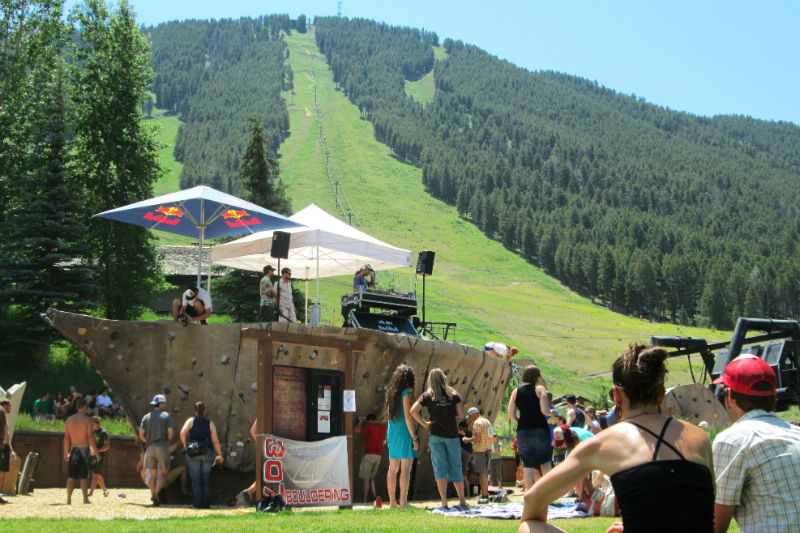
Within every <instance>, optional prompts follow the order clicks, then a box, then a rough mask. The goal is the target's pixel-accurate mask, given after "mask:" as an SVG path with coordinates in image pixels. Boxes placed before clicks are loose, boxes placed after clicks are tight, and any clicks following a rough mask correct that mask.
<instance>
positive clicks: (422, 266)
mask: <svg viewBox="0 0 800 533" xmlns="http://www.w3.org/2000/svg"><path fill="white" fill-rule="evenodd" d="M435 255H436V252H431V251H430V250H423V251H421V252H420V253H419V256H418V257H417V274H422V275H423V276H430V275H431V274H433V256H435Z"/></svg>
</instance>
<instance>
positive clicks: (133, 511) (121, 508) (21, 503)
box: [0, 489, 522, 520]
mask: <svg viewBox="0 0 800 533" xmlns="http://www.w3.org/2000/svg"><path fill="white" fill-rule="evenodd" d="M121 494H124V497H121V496H120V495H121ZM5 499H6V500H8V501H9V502H11V503H9V504H7V505H3V506H2V507H0V510H1V511H0V517H2V518H94V519H97V520H108V519H111V518H130V519H136V520H149V519H153V518H172V517H198V516H207V515H238V514H245V513H254V512H255V508H254V507H252V508H248V509H241V508H238V509H237V508H234V507H223V506H212V507H211V509H194V508H193V507H192V506H191V505H180V504H176V505H173V504H169V505H161V506H160V507H153V505H152V504H151V503H150V491H149V490H148V489H112V490H109V495H108V497H107V498H105V497H103V494H102V492H99V491H95V493H94V496H92V497H91V498H90V500H91V502H92V503H91V504H88V505H84V504H83V503H81V502H82V496H81V492H80V490H79V489H76V490H75V492H73V493H72V505H67V504H66V501H67V492H66V490H65V489H36V490H35V491H34V493H33V494H30V495H27V496H5ZM509 499H510V500H511V501H522V490H521V489H517V490H516V491H515V493H514V494H513V495H509ZM453 502H457V500H455V498H451V503H453ZM467 502H469V503H470V505H474V504H475V497H471V498H467ZM411 504H412V505H413V506H414V507H421V508H428V507H436V506H437V505H439V501H438V500H425V501H414V502H412V503H411ZM353 505H354V509H371V508H372V505H370V504H364V503H361V502H353ZM384 505H385V507H387V508H388V501H387V499H386V498H384ZM336 509H337V508H336V507H304V508H296V509H295V511H325V510H330V511H333V510H336Z"/></svg>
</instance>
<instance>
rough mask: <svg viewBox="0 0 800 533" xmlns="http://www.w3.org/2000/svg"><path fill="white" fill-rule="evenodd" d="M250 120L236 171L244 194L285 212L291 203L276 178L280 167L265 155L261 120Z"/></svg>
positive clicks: (265, 148)
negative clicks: (248, 135)
mask: <svg viewBox="0 0 800 533" xmlns="http://www.w3.org/2000/svg"><path fill="white" fill-rule="evenodd" d="M250 123H251V124H252V130H251V133H250V141H249V142H248V143H247V148H245V151H244V155H242V163H241V169H242V170H241V173H240V174H239V179H240V180H241V182H242V185H243V186H244V189H245V198H246V199H247V200H249V201H251V202H253V203H254V204H256V205H260V206H261V207H265V208H267V209H269V210H271V211H275V212H276V213H280V214H281V215H289V214H290V212H291V206H290V204H289V200H288V198H287V197H286V189H285V187H284V186H283V182H282V181H281V180H280V168H279V167H278V162H277V161H276V160H275V159H274V158H272V157H269V156H268V155H267V142H266V139H265V138H264V129H263V128H262V127H261V121H260V120H259V119H258V118H256V117H250Z"/></svg>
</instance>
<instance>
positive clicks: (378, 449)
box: [354, 413, 387, 503]
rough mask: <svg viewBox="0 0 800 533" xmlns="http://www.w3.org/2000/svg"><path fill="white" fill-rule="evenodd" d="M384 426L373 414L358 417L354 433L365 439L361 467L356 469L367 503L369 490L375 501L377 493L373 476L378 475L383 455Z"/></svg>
mask: <svg viewBox="0 0 800 533" xmlns="http://www.w3.org/2000/svg"><path fill="white" fill-rule="evenodd" d="M386 429H387V427H386V424H381V423H380V422H378V417H377V416H375V415H374V414H373V413H370V414H368V415H367V418H366V419H365V418H364V417H363V416H360V417H358V424H357V425H356V428H355V430H354V431H355V432H357V433H361V434H362V435H364V437H366V439H365V441H364V455H363V456H362V457H361V465H360V467H359V469H358V477H360V478H361V479H363V480H364V502H365V503H366V502H368V501H369V490H370V488H372V497H373V499H377V497H378V493H377V491H376V490H375V475H376V474H377V473H378V466H380V464H381V456H382V455H383V444H384V442H386Z"/></svg>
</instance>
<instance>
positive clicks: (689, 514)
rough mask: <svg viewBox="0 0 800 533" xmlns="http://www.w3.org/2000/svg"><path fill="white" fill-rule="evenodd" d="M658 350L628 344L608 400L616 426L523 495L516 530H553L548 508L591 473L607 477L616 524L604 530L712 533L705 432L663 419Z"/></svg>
mask: <svg viewBox="0 0 800 533" xmlns="http://www.w3.org/2000/svg"><path fill="white" fill-rule="evenodd" d="M666 357H667V352H666V350H664V348H661V347H657V346H646V345H644V344H638V343H631V344H630V345H629V346H628V348H627V349H626V350H625V351H624V352H623V353H622V355H621V356H620V357H619V358H617V360H616V361H614V364H613V366H612V379H613V382H614V388H613V395H614V402H615V404H616V411H617V413H618V415H619V417H620V422H619V423H617V424H614V425H613V426H611V427H609V428H607V429H604V430H603V431H601V432H600V433H598V434H597V435H595V436H594V437H592V438H590V439H586V440H585V441H583V442H581V443H580V444H578V445H577V446H576V447H575V449H574V450H573V451H572V452H571V453H570V454H569V455H568V456H567V458H566V459H565V460H564V462H563V463H561V464H559V465H558V466H557V467H555V468H553V469H552V470H551V471H550V472H548V473H547V474H546V475H544V476H543V477H542V478H541V479H540V480H539V481H538V482H537V483H535V484H534V485H533V487H532V488H530V489H529V490H528V491H527V492H526V493H525V505H524V507H523V510H522V521H521V524H520V526H519V530H518V531H520V532H525V533H530V532H542V531H547V532H556V531H561V530H560V529H558V528H556V527H554V526H552V525H549V524H547V523H546V521H547V506H548V504H550V503H551V502H552V501H554V500H556V499H558V498H559V497H561V496H563V495H564V494H566V493H567V492H568V490H569V488H570V487H571V486H572V485H573V484H575V482H576V481H578V480H580V479H582V478H585V477H586V476H587V475H588V474H590V473H591V472H592V470H601V471H602V472H604V473H605V474H606V475H608V476H610V478H611V484H612V485H613V487H614V492H615V494H616V498H617V502H618V503H619V507H620V511H621V515H622V517H623V522H622V523H619V522H617V523H615V524H613V525H612V526H611V527H610V528H609V530H608V531H609V532H611V531H616V532H621V531H623V524H624V531H625V533H640V532H657V531H682V532H688V533H691V532H698V533H700V532H702V533H711V532H712V531H713V529H714V471H713V470H714V467H713V462H712V454H711V442H710V441H709V440H708V435H707V434H706V432H705V431H704V430H703V429H701V428H699V427H697V426H695V425H694V424H690V423H688V422H684V421H682V420H675V419H673V418H672V417H671V416H666V415H663V414H661V403H662V402H663V401H664V376H665V375H666V372H667V368H666V365H665V364H664V360H665V359H666Z"/></svg>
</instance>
